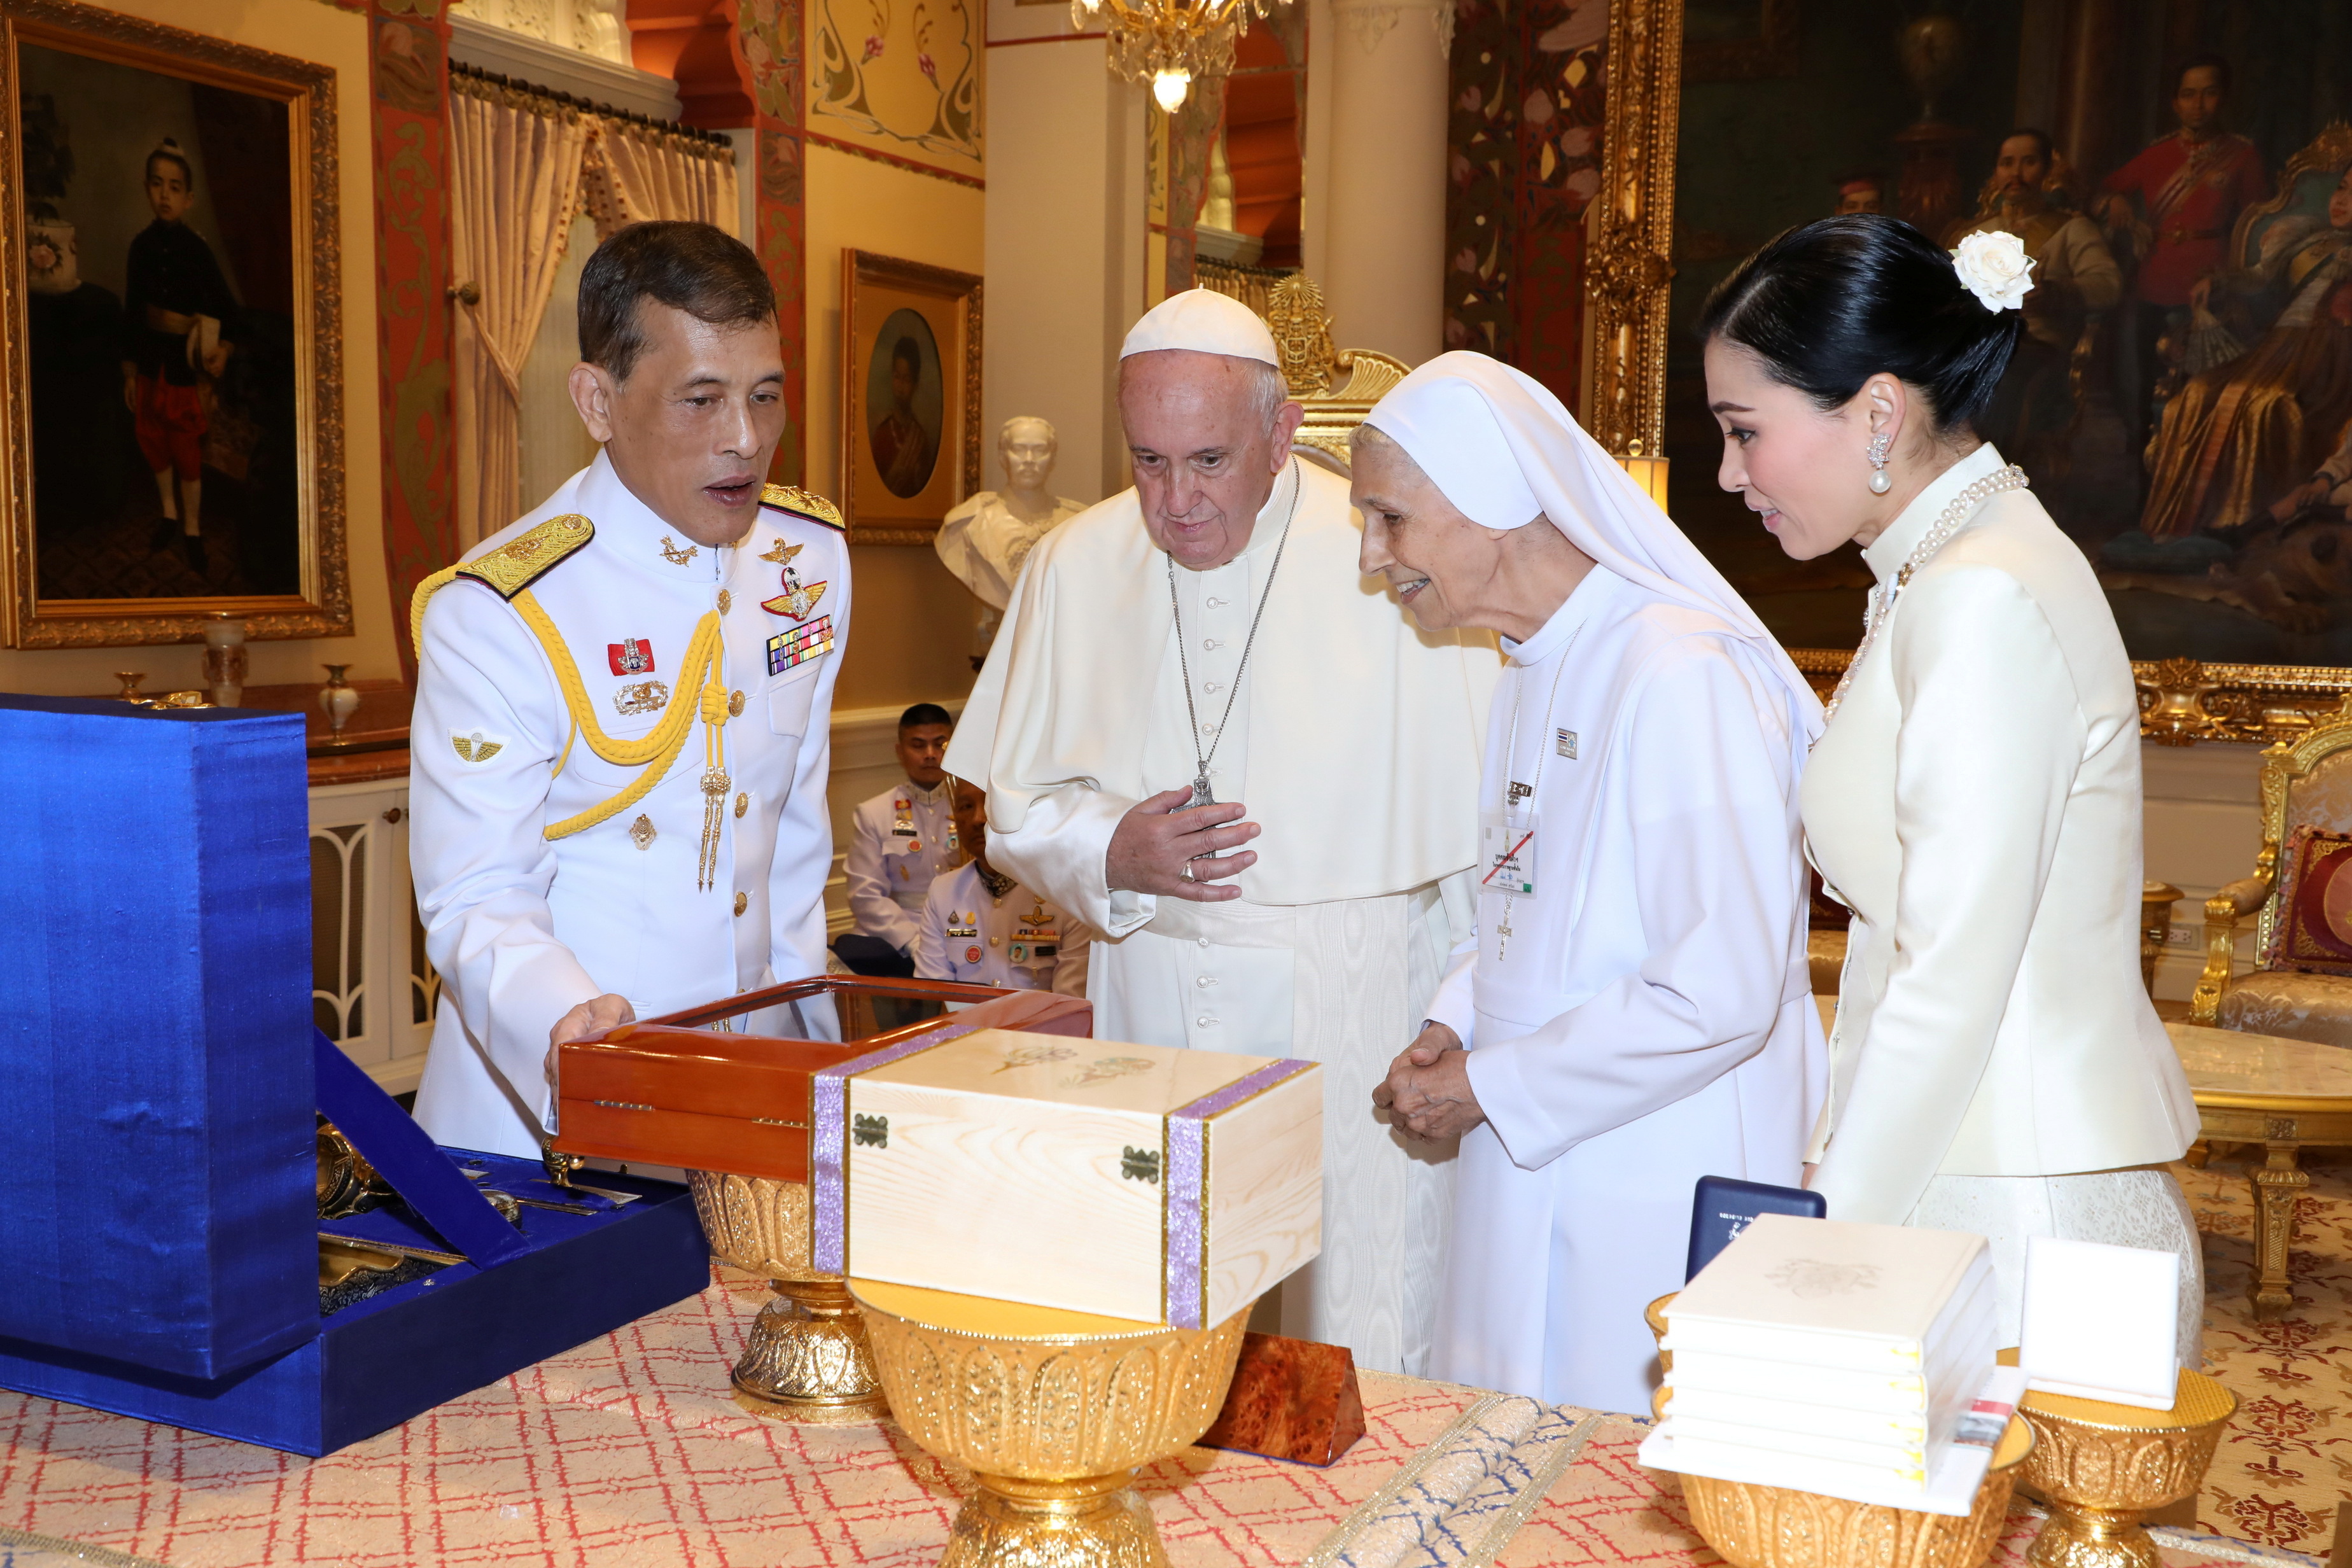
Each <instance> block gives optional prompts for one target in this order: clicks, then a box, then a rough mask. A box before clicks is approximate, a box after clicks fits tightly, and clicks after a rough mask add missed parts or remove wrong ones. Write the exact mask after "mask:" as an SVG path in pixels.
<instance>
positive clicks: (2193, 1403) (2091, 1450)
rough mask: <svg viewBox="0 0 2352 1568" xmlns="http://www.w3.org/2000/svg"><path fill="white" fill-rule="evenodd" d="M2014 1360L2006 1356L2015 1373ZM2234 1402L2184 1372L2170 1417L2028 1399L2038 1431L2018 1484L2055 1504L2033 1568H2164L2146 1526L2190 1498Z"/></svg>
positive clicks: (2065, 1399)
mask: <svg viewBox="0 0 2352 1568" xmlns="http://www.w3.org/2000/svg"><path fill="white" fill-rule="evenodd" d="M2016 1354H2017V1352H2014V1351H2003V1352H2001V1360H2002V1361H2004V1362H2008V1363H2011V1364H2014V1363H2015V1361H2016ZM2237 1409H2238V1396H2237V1395H2236V1394H2232V1393H2231V1392H2230V1391H2229V1390H2228V1389H2226V1388H2224V1387H2222V1386H2221V1384H2218V1383H2216V1382H2214V1381H2213V1380H2212V1379H2211V1378H2210V1377H2208V1376H2206V1375H2205V1374H2204V1373H2201V1372H2189V1371H2188V1370H2186V1369H2183V1370H2182V1372H2181V1373H2180V1380H2179V1384H2177V1385H2176V1389H2175V1393H2174V1395H2173V1402H2172V1408H2171V1409H2169V1410H2142V1409H2138V1408H2136V1407H2134V1406H2132V1405H2110V1404H2108V1403H2107V1402H2105V1400H2098V1399H2075V1398H2072V1397H2070V1396H2068V1395H2066V1394H2043V1393H2041V1392H2038V1391H2035V1392H2029V1393H2028V1394H2026V1396H2025V1397H2024V1399H2022V1400H2021V1401H2020V1402H2019V1404H2018V1406H2017V1413H2018V1414H2019V1415H2022V1416H2023V1417H2025V1419H2026V1420H2027V1421H2029V1422H2031V1423H2032V1426H2033V1434H2034V1437H2035V1439H2036V1441H2035V1443H2034V1445H2033V1457H2032V1458H2031V1459H2030V1460H2028V1461H2027V1463H2026V1466H2025V1468H2024V1470H2023V1471H2022V1472H2021V1477H2020V1479H2022V1480H2023V1481H2025V1483H2026V1484H2027V1485H2029V1486H2031V1487H2032V1488H2033V1489H2035V1490H2037V1491H2039V1492H2040V1493H2041V1494H2042V1496H2043V1497H2044V1498H2046V1499H2048V1500H2049V1503H2050V1522H2049V1523H2048V1524H2046V1525H2044V1526H2043V1527H2042V1533H2041V1534H2040V1535H2039V1536H2037V1537H2035V1538H2034V1542H2033V1548H2032V1551H2031V1552H2027V1553H2026V1558H2025V1560H2026V1562H2027V1563H2030V1564H2031V1565H2032V1568H2158V1563H2159V1561H2160V1559H2159V1558H2158V1556H2157V1552H2156V1542H2153V1541H2151V1540H2149V1539H2148V1533H2147V1528H2146V1527H2145V1526H2143V1525H2142V1524H2141V1523H2140V1520H2141V1518H2142V1517H2143V1516H2145V1515H2146V1514H2147V1512H2148V1510H2151V1509H2158V1508H2162V1507H2164V1506H2165V1504H2167V1503H2173V1502H2179V1500H2181V1499H2182V1498H2185V1497H2193V1496H2194V1495H2196V1492H2197V1489H2198V1488H2199V1487H2200V1486H2202V1485H2203V1484H2204V1480H2205V1470H2206V1468H2207V1467H2208V1466H2210V1464H2212V1462H2213V1450H2214V1448H2215V1447H2217V1446H2219V1445H2220V1443H2221V1429H2222V1428H2223V1427H2225V1426H2228V1425H2229V1424H2230V1417H2231V1415H2235V1414H2237Z"/></svg>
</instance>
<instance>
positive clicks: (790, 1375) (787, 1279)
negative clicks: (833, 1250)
mask: <svg viewBox="0 0 2352 1568" xmlns="http://www.w3.org/2000/svg"><path fill="white" fill-rule="evenodd" d="M686 1177H687V1185H688V1188H690V1189H691V1190H692V1192H693V1194H694V1209H695V1212H696V1213H697V1214H698V1215H701V1216H702V1229H703V1234H704V1235H706V1236H708V1237H709V1238H710V1247H711V1250H712V1251H714V1252H715V1253H717V1254H718V1255H719V1258H720V1260H721V1261H723V1262H726V1263H730V1264H732V1265H734V1266H735V1267H736V1268H743V1269H748V1270H750V1271H751V1272H752V1273H754V1274H764V1275H766V1276H767V1278H768V1288H769V1289H771V1290H772V1291H774V1292H775V1294H776V1299H775V1300H772V1301H771V1302H769V1303H768V1304H767V1305H766V1306H764V1307H762V1308H761V1309H760V1316H759V1319H758V1321H755V1322H753V1323H752V1325H751V1339H750V1341H749V1342H747V1343H745V1345H744V1346H743V1355H742V1359H741V1360H740V1361H738V1362H737V1363H735V1371H734V1373H733V1382H734V1384H735V1393H736V1403H737V1404H739V1405H742V1406H743V1407H744V1408H745V1409H746V1410H749V1411H751V1413H752V1414H754V1415H765V1416H770V1417H772V1418H773V1419H775V1420H779V1421H798V1422H804V1423H814V1424H818V1425H825V1426H845V1425H850V1424H854V1423H858V1422H867V1421H879V1420H881V1419H883V1418H884V1417H885V1416H887V1415H889V1413H890V1411H889V1405H888V1403H887V1401H886V1400H885V1399H884V1398H883V1395H882V1381H881V1378H880V1377H879V1375H878V1374H877V1373H876V1371H875V1366H874V1352H873V1351H872V1349H871V1348H870V1347H869V1346H868V1344H867V1342H866V1323H865V1320H864V1319H863V1317H862V1316H861V1315H860V1314H859V1312H858V1310H857V1303H856V1302H855V1301H853V1300H850V1296H849V1290H848V1288H847V1287H846V1286H845V1284H844V1283H843V1282H842V1279H841V1276H840V1275H838V1274H821V1273H819V1272H817V1270H815V1269H814V1268H811V1267H810V1266H809V1264H810V1256H809V1190H808V1186H807V1184H805V1183H802V1182H778V1181H772V1180H770V1179H769V1178H767V1177H765V1176H736V1175H729V1174H727V1173H723V1172H719V1171H688V1173H686Z"/></svg>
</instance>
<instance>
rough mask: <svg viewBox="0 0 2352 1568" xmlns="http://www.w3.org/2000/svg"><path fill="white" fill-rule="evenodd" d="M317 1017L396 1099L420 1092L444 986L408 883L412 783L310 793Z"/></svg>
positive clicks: (313, 1008)
mask: <svg viewBox="0 0 2352 1568" xmlns="http://www.w3.org/2000/svg"><path fill="white" fill-rule="evenodd" d="M310 975H311V977H310V1016H311V1019H312V1021H313V1022H314V1023H316V1024H317V1025H318V1026H319V1027H320V1029H321V1030H323V1031H325V1033H326V1036H327V1037H328V1038H329V1039H331V1040H332V1041H334V1042H335V1044H337V1045H338V1046H340V1047H342V1049H343V1052H344V1054H345V1055H347V1056H349V1057H350V1058H352V1060H353V1061H355V1062H357V1063H358V1064H359V1065H360V1066H362V1067H363V1068H366V1069H367V1071H368V1076H369V1077H371V1078H373V1079H375V1080H376V1082H378V1083H380V1084H382V1085H383V1087H384V1088H385V1089H387V1090H389V1091H390V1092H392V1093H394V1094H402V1093H405V1092H407V1091H408V1090H411V1089H415V1087H416V1083H417V1079H418V1078H419V1077H420V1076H422V1074H423V1072H424V1068H425V1047H426V1046H427V1044H428V1043H430V1041H431V1039H432V1037H433V1007H434V1003H435V1001H436V997H437V996H438V994H439V991H440V978H439V976H437V975H436V974H435V973H433V966H432V965H431V964H430V963H426V962H425V937H424V932H423V931H422V929H421V928H419V926H418V925H417V921H416V900H415V896H414V894H413V893H412V892H411V891H410V888H409V880H408V785H407V784H406V783H405V782H404V781H396V782H384V783H375V784H321V785H320V786H319V787H317V788H315V789H313V790H311V792H310Z"/></svg>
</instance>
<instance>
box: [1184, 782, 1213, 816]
mask: <svg viewBox="0 0 2352 1568" xmlns="http://www.w3.org/2000/svg"><path fill="white" fill-rule="evenodd" d="M1216 804H1217V797H1216V796H1215V795H1212V794H1211V793H1209V775H1208V774H1206V773H1202V774H1201V775H1200V776H1199V777H1197V778H1195V779H1194V780H1193V781H1192V799H1190V800H1188V801H1186V802H1185V803H1184V809H1185V810H1187V811H1190V810H1192V807H1194V806H1196V805H1216Z"/></svg>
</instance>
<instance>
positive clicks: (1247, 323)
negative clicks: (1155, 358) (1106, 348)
mask: <svg viewBox="0 0 2352 1568" xmlns="http://www.w3.org/2000/svg"><path fill="white" fill-rule="evenodd" d="M1161 349H1186V350H1189V351H1191V352H1192V353H1201V354H1223V355H1225V356H1227V357H1228V358H1231V359H1254V360H1256V361H1257V362H1258V363H1261V364H1270V365H1272V366H1274V367H1275V368H1276V370H1279V369H1281V368H1282V360H1281V358H1280V357H1279V356H1278V355H1277V354H1276V353H1275V348H1274V333H1273V332H1272V331H1269V330H1268V329H1267V327H1266V324H1265V321H1263V320H1262V319H1261V318H1260V317H1259V315H1258V313H1257V312H1256V311H1255V310H1251V309H1250V308H1249V307H1248V306H1247V305H1244V304H1243V303H1242V302H1241V301H1240V300H1236V299H1234V297H1233V296H1232V295H1230V294H1220V293H1218V292H1217V291H1216V290H1215V289H1186V290H1185V291H1184V292H1183V293H1181V294H1171V295H1170V296H1169V297H1168V298H1167V299H1165V300H1161V301H1160V303H1159V304H1157V305H1154V306H1153V307H1152V308H1151V309H1150V310H1147V311H1145V312H1144V315H1143V320H1141V321H1138V322H1136V323H1135V325H1134V327H1133V328H1132V329H1131V330H1130V331H1129V332H1128V334H1127V341H1126V342H1123V343H1121V344H1120V345H1119V349H1118V357H1119V358H1121V359H1126V358H1127V357H1128V356H1129V355H1130V354H1148V353H1158V352H1159V351H1160V350H1161Z"/></svg>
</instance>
